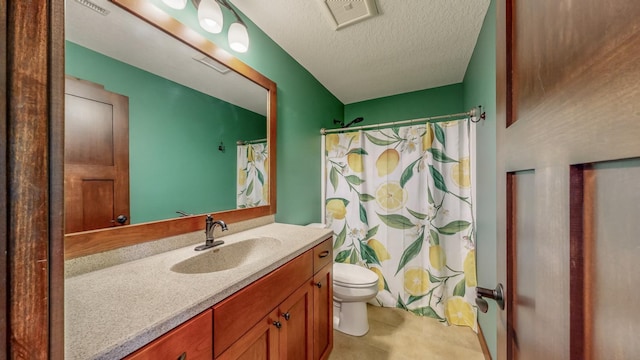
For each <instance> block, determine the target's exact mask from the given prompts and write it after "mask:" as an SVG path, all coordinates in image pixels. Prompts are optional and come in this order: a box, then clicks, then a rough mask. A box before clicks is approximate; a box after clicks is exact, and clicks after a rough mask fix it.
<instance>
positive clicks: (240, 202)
mask: <svg viewBox="0 0 640 360" xmlns="http://www.w3.org/2000/svg"><path fill="white" fill-rule="evenodd" d="M237 153H238V181H237V184H238V191H237V202H236V203H237V207H238V208H239V209H243V208H248V207H254V206H260V205H267V204H268V203H269V175H268V174H269V163H268V156H267V143H266V142H261V143H256V144H246V145H238V149H237Z"/></svg>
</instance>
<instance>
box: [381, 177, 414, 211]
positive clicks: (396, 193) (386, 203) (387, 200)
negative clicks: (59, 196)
mask: <svg viewBox="0 0 640 360" xmlns="http://www.w3.org/2000/svg"><path fill="white" fill-rule="evenodd" d="M376 202H377V203H378V205H380V207H381V208H383V209H385V210H387V211H396V210H398V209H400V208H402V206H404V204H405V203H406V202H407V191H406V190H405V189H403V188H402V187H401V186H400V184H399V183H397V182H386V183H383V184H382V185H380V186H379V187H378V189H377V190H376Z"/></svg>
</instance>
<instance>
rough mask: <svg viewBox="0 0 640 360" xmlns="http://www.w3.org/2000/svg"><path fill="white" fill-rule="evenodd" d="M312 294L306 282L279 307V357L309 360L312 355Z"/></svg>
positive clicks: (292, 359)
mask: <svg viewBox="0 0 640 360" xmlns="http://www.w3.org/2000/svg"><path fill="white" fill-rule="evenodd" d="M312 296H313V292H312V290H311V287H310V286H309V285H308V282H307V283H305V284H304V285H303V286H301V287H300V288H299V289H298V290H296V291H295V292H294V293H293V294H291V295H290V296H289V297H288V298H287V299H286V300H285V301H284V302H282V304H280V306H279V310H280V311H279V315H280V319H279V321H280V322H281V323H282V328H281V329H280V330H281V331H280V356H281V358H282V359H289V360H302V359H309V360H311V358H312V355H313V336H312V331H313V324H312V321H313V309H312V306H313V299H312Z"/></svg>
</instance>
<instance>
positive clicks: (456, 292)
mask: <svg viewBox="0 0 640 360" xmlns="http://www.w3.org/2000/svg"><path fill="white" fill-rule="evenodd" d="M465 291H466V288H465V284H464V278H462V280H460V282H458V284H457V285H456V287H455V288H454V289H453V296H464V293H465Z"/></svg>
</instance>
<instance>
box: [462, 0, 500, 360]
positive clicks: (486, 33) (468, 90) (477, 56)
mask: <svg viewBox="0 0 640 360" xmlns="http://www.w3.org/2000/svg"><path fill="white" fill-rule="evenodd" d="M463 84H464V103H465V107H467V108H469V107H472V106H476V105H482V106H483V107H484V111H485V112H486V115H487V119H486V120H485V121H484V122H482V123H479V124H478V125H477V126H476V130H477V133H476V139H477V143H476V151H477V170H476V172H477V179H476V188H477V191H476V193H477V196H476V213H477V216H476V222H477V250H476V257H477V269H478V270H477V271H478V284H479V285H480V286H485V287H489V288H493V287H494V286H495V285H496V283H497V278H496V271H497V268H496V251H497V249H496V238H497V230H496V196H497V192H496V10H495V0H493V1H491V5H490V6H489V9H488V10H487V15H486V17H485V19H484V24H483V26H482V30H481V32H480V35H479V37H478V42H477V44H476V48H475V50H474V52H473V56H472V57H471V61H470V62H469V66H468V67H467V72H466V74H465V77H464V82H463ZM478 321H479V323H480V326H481V327H482V332H483V334H484V336H485V339H486V340H487V345H488V346H489V350H490V351H491V355H492V356H493V358H494V359H495V358H496V355H497V352H496V349H497V340H496V334H497V330H496V307H495V303H493V302H492V303H491V304H490V306H489V311H488V312H487V313H486V314H482V313H480V315H479V318H478Z"/></svg>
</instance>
